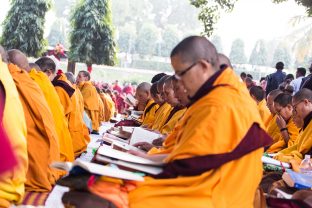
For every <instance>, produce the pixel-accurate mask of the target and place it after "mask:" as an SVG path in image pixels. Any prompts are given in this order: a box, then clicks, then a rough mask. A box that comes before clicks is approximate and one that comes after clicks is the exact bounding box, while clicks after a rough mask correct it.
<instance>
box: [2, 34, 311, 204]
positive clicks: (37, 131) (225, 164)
mask: <svg viewBox="0 0 312 208" xmlns="http://www.w3.org/2000/svg"><path fill="white" fill-rule="evenodd" d="M17 54H19V55H20V53H17ZM17 54H16V51H15V50H14V51H9V64H6V63H4V62H2V65H1V71H2V68H3V69H4V70H7V69H9V71H8V70H7V71H8V72H10V73H11V75H10V73H7V74H6V75H7V77H8V78H10V80H11V81H10V83H11V85H10V86H11V88H8V87H6V82H7V81H4V80H2V76H3V74H2V75H1V77H0V78H1V81H2V83H3V85H4V89H5V95H6V96H5V104H7V102H9V100H8V99H9V97H8V95H10V96H13V95H14V96H15V99H16V100H19V102H21V104H19V105H18V104H16V105H18V106H19V108H18V107H16V106H14V112H13V113H12V114H10V116H11V118H10V119H15V120H17V121H18V122H15V125H14V128H13V127H12V125H9V124H7V123H6V122H8V121H6V120H8V119H9V118H7V117H6V111H10V110H11V111H13V109H12V108H10V107H12V106H13V105H10V104H9V106H10V107H8V108H6V106H7V105H5V108H4V114H3V126H4V128H5V130H6V131H7V134H8V137H9V138H10V139H11V138H13V136H14V135H11V134H13V133H15V134H17V133H19V135H24V137H18V139H15V138H16V136H15V137H14V142H13V141H12V145H13V146H14V145H15V146H14V149H16V154H20V155H18V156H17V158H18V159H19V160H20V162H19V163H18V164H19V165H18V166H16V168H15V169H17V168H20V169H19V171H18V173H19V174H20V175H19V176H17V175H15V174H12V172H10V173H9V172H8V174H9V175H7V176H6V177H4V178H5V179H7V180H11V181H10V182H8V181H5V180H4V181H3V182H2V177H1V184H0V187H8V188H10V189H11V190H12V189H14V190H20V192H18V193H16V194H15V195H14V196H15V197H16V198H15V199H8V198H4V197H3V196H5V194H2V193H0V198H1V199H2V198H4V199H5V202H7V203H9V202H14V203H17V202H18V200H20V197H21V196H22V195H23V190H24V187H23V184H24V183H25V189H26V191H49V190H50V189H51V186H52V185H53V183H54V182H55V180H57V179H58V178H59V177H60V176H62V174H63V173H61V172H55V171H54V170H52V169H50V168H49V166H48V165H45V164H48V163H49V162H51V161H53V160H60V159H59V158H60V157H61V156H62V154H63V155H69V154H68V153H67V150H68V149H69V147H67V146H66V144H68V142H65V141H59V140H60V139H57V138H58V137H57V132H55V134H53V129H52V128H51V126H53V125H51V123H52V122H53V119H54V118H53V116H52V115H50V117H51V118H50V120H49V119H48V118H45V119H44V121H43V120H42V117H43V115H46V114H47V115H48V114H51V112H50V111H49V110H46V111H43V110H42V109H41V108H40V107H42V106H43V105H44V104H42V103H39V100H45V99H44V95H42V94H43V93H42V92H41V91H40V90H39V89H40V88H38V85H34V84H33V85H30V83H34V82H33V80H35V79H31V78H30V79H29V80H30V81H32V82H30V81H27V82H26V81H23V82H20V81H19V80H20V79H21V78H20V77H22V75H20V74H26V75H27V72H28V71H29V69H28V68H27V66H28V65H27V64H26V63H27V62H26V61H25V59H24V58H25V57H24V56H23V57H24V58H23V59H22V60H24V61H23V62H22V61H21V58H18V59H17V60H16V61H15V57H14V56H15V55H17ZM170 57H171V64H172V67H173V70H174V75H173V76H163V77H161V78H160V79H159V78H158V79H157V81H156V82H154V83H152V85H151V84H149V83H141V84H140V85H139V86H138V88H137V91H136V99H137V100H138V102H139V103H141V104H142V103H143V105H142V106H143V109H144V113H143V117H142V120H141V122H142V127H145V128H149V129H151V130H154V131H158V132H160V133H162V134H163V135H165V136H164V138H160V139H157V140H155V141H154V142H153V144H147V143H144V142H143V143H138V144H135V145H136V146H137V147H139V148H142V149H144V150H146V151H147V153H142V152H136V151H130V153H132V154H135V155H139V156H141V157H145V158H148V159H151V160H154V161H163V162H165V165H164V168H163V171H162V172H161V173H160V174H158V175H156V176H153V177H151V176H148V177H145V181H144V182H136V183H135V188H131V190H130V189H128V191H127V194H126V196H124V195H123V197H122V201H123V205H122V206H116V207H131V208H146V207H155V206H157V207H162V208H171V207H194V208H202V207H234V208H235V207H237V208H245V207H246V208H247V207H254V206H255V204H254V203H255V202H254V199H255V193H256V191H257V189H258V187H259V185H260V182H261V180H262V177H263V166H262V162H261V157H262V155H263V153H264V151H266V152H270V153H273V152H274V153H277V155H276V156H275V158H276V159H278V160H280V161H286V162H290V163H291V164H292V165H293V167H294V168H295V167H298V164H299V163H300V162H301V160H302V159H303V157H304V155H305V154H307V153H309V151H310V150H311V147H312V142H311V141H312V138H311V136H312V134H311V133H310V132H311V129H312V128H311V125H312V124H311V123H312V122H310V121H311V119H312V103H311V101H312V91H311V90H309V89H302V90H300V91H299V92H297V93H296V94H295V95H294V96H293V97H292V96H291V95H289V94H285V93H283V92H281V91H278V90H275V91H272V92H271V93H270V94H269V95H268V96H267V98H266V100H265V96H264V93H263V91H261V89H260V88H251V89H250V90H248V89H247V87H246V85H245V84H244V83H243V82H242V81H241V80H240V79H239V77H238V76H237V75H236V74H235V73H234V71H233V69H232V67H231V64H230V62H229V60H228V59H227V58H226V57H225V56H224V55H222V54H218V52H217V51H216V49H215V47H214V45H213V44H212V43H211V42H210V41H208V40H207V39H206V38H204V37H200V36H190V37H187V38H185V39H184V40H182V41H181V42H180V43H179V44H178V45H177V46H176V47H175V48H174V49H173V50H172V52H171V55H170ZM2 59H3V58H2ZM3 60H5V59H3ZM24 64H25V65H24ZM38 65H39V67H40V68H44V67H43V66H42V65H40V64H38ZM15 71H16V72H18V74H16V72H15ZM43 72H46V74H47V75H48V77H49V78H50V80H52V83H53V81H54V80H55V78H56V77H58V76H56V75H54V74H53V73H54V72H53V70H52V71H51V72H49V71H48V72H47V71H46V70H43ZM28 73H29V72H28ZM18 75H19V76H18ZM26 75H25V77H30V76H29V75H27V76H26ZM53 76H54V77H53ZM60 77H62V75H61V76H60ZM12 78H13V79H12ZM19 78H20V79H19ZM80 78H81V80H79V81H78V86H77V87H78V88H80V90H81V92H82V97H83V99H84V96H83V94H84V93H83V90H84V88H87V87H88V86H89V85H86V82H88V81H89V80H90V76H88V75H86V74H84V73H79V75H78V79H80ZM6 79H7V78H6ZM25 79H26V78H25ZM27 79H28V78H27ZM8 80H9V79H8ZM57 80H61V81H64V82H66V83H67V84H68V85H69V86H73V84H72V83H69V82H68V81H67V80H66V78H65V77H62V78H57ZM62 83H63V82H62ZM62 83H59V84H58V85H57V84H53V85H54V86H56V85H57V86H60V87H61V85H62ZM30 86H32V87H30ZM35 86H36V89H37V88H38V90H36V91H35V90H33V89H35ZM39 86H40V85H39ZM12 88H14V89H15V93H11V92H9V93H8V91H7V90H8V89H12ZM55 88H56V87H55ZM61 88H62V87H61ZM72 88H74V87H72ZM25 89H27V90H29V91H30V90H33V91H34V92H32V93H28V94H27V96H26V97H24V96H25V95H24V94H26V92H27V90H25ZM74 89H77V88H74ZM25 91H26V92H25ZM56 91H57V90H56ZM65 91H66V90H65ZM76 91H77V90H75V91H74V92H73V94H72V96H74V95H75V92H76ZM23 92H24V93H23ZM35 92H37V94H34V93H35ZM39 92H41V93H39ZM66 92H67V91H66ZM92 93H93V92H86V93H85V96H86V94H88V95H90V94H92ZM30 94H31V95H30ZM57 94H58V92H57ZM67 94H68V93H67ZM94 94H95V93H94ZM62 95H63V96H64V95H66V94H65V93H63V94H62ZM33 96H36V99H34V98H33ZM39 96H41V97H42V99H39V98H40V97H39ZM77 97H78V96H77ZM31 98H33V100H32V101H31V102H30V101H29V99H31ZM60 100H61V101H62V97H61V96H60ZM71 100H72V99H69V101H71ZM77 100H78V98H77ZM85 100H88V99H84V105H82V104H80V105H79V104H77V105H76V106H80V107H79V109H80V111H79V113H78V114H79V115H81V116H82V114H83V112H82V110H81V109H82V108H83V109H84V110H85V111H86V112H87V114H88V116H89V117H90V118H91V120H92V132H93V133H97V132H98V127H99V122H98V121H99V120H100V119H99V117H100V114H99V113H98V114H97V112H96V110H95V109H99V108H97V107H96V105H98V103H99V102H98V101H97V100H92V101H90V103H86V102H88V101H85ZM90 100H91V99H90ZM266 102H267V103H266ZM78 103H79V102H78ZM61 104H62V102H61ZM30 106H36V109H33V108H35V107H30ZM38 106H40V107H38ZM45 106H48V104H45ZM74 106H75V105H72V107H73V108H74ZM266 106H267V107H268V109H267V107H266ZM38 108H39V109H40V110H38V112H37V111H35V110H37V109H38ZM63 108H64V109H66V108H65V107H63ZM22 111H24V114H25V118H24V117H23V118H22V119H21V118H20V117H21V116H18V115H21V112H22ZM25 111H26V112H25ZM51 111H52V110H51ZM35 112H37V114H35ZM65 112H66V111H65ZM77 112H78V110H77ZM64 115H66V113H64ZM14 116H15V117H14ZM70 116H71V115H67V116H64V120H65V121H67V123H68V125H69V131H70V124H71V123H70V120H69V118H70ZM17 117H18V118H17ZM104 117H105V116H104ZM66 119H67V120H66ZM15 120H14V121H15ZM25 120H26V122H25ZM11 121H12V120H11ZM39 121H40V122H39ZM45 122H50V123H48V124H45ZM10 124H11V123H10ZM25 124H26V125H25ZM7 128H8V129H7ZM17 128H18V129H19V130H20V131H17ZM83 129H85V128H82V129H80V130H81V131H82V132H81V134H82V135H87V134H85V131H84V130H83ZM26 130H27V132H30V135H29V133H28V134H26ZM48 131H49V132H48ZM54 131H56V130H55V129H54ZM47 132H48V133H49V134H48V133H47ZM51 132H52V133H51ZM70 133H71V132H69V134H70ZM81 138H82V137H81ZM34 140H35V141H34ZM37 140H39V141H37ZM75 141H76V137H75V140H73V138H72V141H71V144H73V145H72V146H73V149H74V152H75V148H74V147H75V145H74V143H75ZM84 141H85V142H86V143H87V141H88V139H86V138H84ZM34 143H35V144H34ZM47 144H48V145H47ZM52 145H54V147H55V148H53V147H52ZM62 145H64V146H65V147H63V148H62V147H61V146H62ZM58 146H59V148H57V147H58ZM26 148H28V149H27V150H25V149H26ZM44 148H45V149H44ZM17 149H19V150H20V151H17ZM61 150H63V153H62V151H61ZM47 152H49V154H47ZM38 155H40V157H39V156H38ZM27 156H28V161H27ZM45 156H46V157H45ZM63 157H65V156H63ZM67 157H70V156H67ZM71 159H73V157H71ZM43 161H45V163H44V162H43ZM27 163H28V165H27ZM41 163H42V164H41ZM39 165H42V167H44V168H46V169H45V172H41V170H36V171H34V169H33V168H38V167H37V166H39ZM43 173H44V174H45V175H43ZM23 174H24V175H26V177H24V178H23ZM37 177H38V178H39V177H40V178H42V181H36V180H37ZM16 179H18V180H19V182H20V183H18V184H19V187H18V186H17V184H16V185H15V184H14V183H13V181H14V182H15V180H16ZM43 179H44V180H43ZM5 182H6V183H5ZM2 183H3V185H2ZM41 184H46V186H47V188H46V187H45V186H42V185H41ZM108 184H110V183H108ZM95 185H97V186H93V187H90V191H91V192H92V191H94V192H97V193H99V190H100V189H101V187H100V186H99V185H98V183H95ZM119 185H120V186H123V183H120V184H119ZM17 187H18V188H17ZM38 187H40V188H38ZM114 187H115V186H113V185H108V186H107V183H106V185H105V190H107V189H106V188H114ZM124 188H125V187H124ZM102 190H104V188H103V187H102ZM123 190H125V189H123ZM1 191H2V190H1ZM7 192H9V193H11V191H10V190H8V191H7ZM103 192H105V191H103ZM112 193H115V195H114V194H112ZM101 194H102V195H105V193H101ZM107 195H110V198H109V199H112V200H113V201H114V202H115V203H114V204H115V205H116V204H117V205H119V204H121V202H120V201H119V202H120V203H119V202H118V200H117V199H116V198H118V197H119V196H120V195H118V192H108V193H107V194H106V196H107ZM125 201H126V203H125ZM3 206H6V204H3Z"/></svg>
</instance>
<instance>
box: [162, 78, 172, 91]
mask: <svg viewBox="0 0 312 208" xmlns="http://www.w3.org/2000/svg"><path fill="white" fill-rule="evenodd" d="M173 80H174V76H170V77H168V78H167V79H166V80H165V83H164V86H165V87H169V88H172V89H173Z"/></svg>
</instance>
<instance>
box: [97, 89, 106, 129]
mask: <svg viewBox="0 0 312 208" xmlns="http://www.w3.org/2000/svg"><path fill="white" fill-rule="evenodd" d="M95 89H96V91H97V93H98V102H99V126H101V123H102V122H105V113H107V112H105V108H104V103H103V101H102V98H101V96H100V95H101V93H102V91H101V90H100V88H98V87H95Z"/></svg>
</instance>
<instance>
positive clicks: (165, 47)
mask: <svg viewBox="0 0 312 208" xmlns="http://www.w3.org/2000/svg"><path fill="white" fill-rule="evenodd" d="M179 40H180V38H179V33H178V30H177V29H176V28H175V27H173V26H167V27H166V28H165V29H164V31H163V34H162V42H161V53H160V55H161V56H164V57H169V56H170V53H171V51H172V49H173V48H174V47H175V46H176V45H177V44H178V43H179Z"/></svg>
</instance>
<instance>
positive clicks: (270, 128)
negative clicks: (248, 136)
mask: <svg viewBox="0 0 312 208" xmlns="http://www.w3.org/2000/svg"><path fill="white" fill-rule="evenodd" d="M281 93H283V92H282V91H281V90H278V89H276V90H273V91H271V92H270V93H269V94H268V96H267V107H268V109H269V110H270V112H271V116H270V118H269V120H268V123H267V133H268V134H269V135H270V137H271V138H272V139H273V143H275V142H277V141H279V140H281V138H280V137H281V134H280V130H279V128H278V126H277V123H276V119H277V114H276V111H275V108H274V99H275V98H276V97H277V96H278V95H279V94H281Z"/></svg>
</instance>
